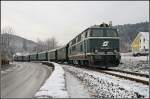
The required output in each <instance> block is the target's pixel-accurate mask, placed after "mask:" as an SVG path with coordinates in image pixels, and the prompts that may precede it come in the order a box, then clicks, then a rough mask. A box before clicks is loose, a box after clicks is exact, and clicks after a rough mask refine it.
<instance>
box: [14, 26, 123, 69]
mask: <svg viewBox="0 0 150 99" xmlns="http://www.w3.org/2000/svg"><path fill="white" fill-rule="evenodd" d="M119 42H120V37H119V35H118V32H117V29H116V28H113V27H112V26H110V25H109V24H106V23H103V24H101V25H94V26H91V27H89V28H87V29H85V30H84V31H83V32H81V33H80V34H79V35H77V36H76V37H74V38H73V39H72V40H71V41H70V42H68V43H67V44H66V45H65V46H63V47H61V48H57V49H53V50H50V51H44V52H40V53H33V54H30V55H27V56H15V57H14V60H15V61H54V62H67V63H68V64H78V65H83V66H85V65H87V66H96V67H99V66H106V67H109V66H118V65H119V63H120V59H121V56H120V50H119V49H120V47H119Z"/></svg>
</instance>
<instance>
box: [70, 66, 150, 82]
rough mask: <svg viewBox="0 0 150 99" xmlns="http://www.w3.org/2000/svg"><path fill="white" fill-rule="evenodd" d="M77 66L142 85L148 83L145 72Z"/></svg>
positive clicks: (147, 76)
mask: <svg viewBox="0 0 150 99" xmlns="http://www.w3.org/2000/svg"><path fill="white" fill-rule="evenodd" d="M71 66H73V65H71ZM77 67H79V68H84V69H88V70H93V71H97V72H101V73H105V74H109V75H112V76H116V77H120V78H124V79H127V80H131V81H136V82H139V83H143V84H144V85H149V75H147V74H139V73H135V72H129V71H123V70H116V69H104V68H92V67H84V66H77Z"/></svg>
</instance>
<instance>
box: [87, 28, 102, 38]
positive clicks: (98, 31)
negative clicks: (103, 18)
mask: <svg viewBox="0 0 150 99" xmlns="http://www.w3.org/2000/svg"><path fill="white" fill-rule="evenodd" d="M90 37H103V29H91V32H90Z"/></svg>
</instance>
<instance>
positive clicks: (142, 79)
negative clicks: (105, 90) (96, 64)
mask: <svg viewBox="0 0 150 99" xmlns="http://www.w3.org/2000/svg"><path fill="white" fill-rule="evenodd" d="M97 71H98V72H102V73H106V74H109V75H112V76H116V77H120V78H124V79H128V80H132V81H136V82H139V83H143V84H145V85H149V78H146V77H141V76H136V75H132V74H128V73H127V72H126V73H125V72H124V73H123V72H119V71H116V70H115V71H110V70H97Z"/></svg>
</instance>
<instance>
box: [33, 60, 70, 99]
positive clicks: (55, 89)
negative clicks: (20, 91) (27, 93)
mask: <svg viewBox="0 0 150 99" xmlns="http://www.w3.org/2000/svg"><path fill="white" fill-rule="evenodd" d="M51 63H52V64H53V65H54V71H53V73H52V74H51V76H50V77H49V78H48V79H47V80H46V82H45V83H44V85H43V86H42V87H41V88H40V90H39V91H38V92H37V93H36V94H35V98H67V97H68V93H67V90H66V88H65V77H64V73H65V72H64V70H63V68H62V67H61V66H60V65H59V64H57V63H53V62H51Z"/></svg>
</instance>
